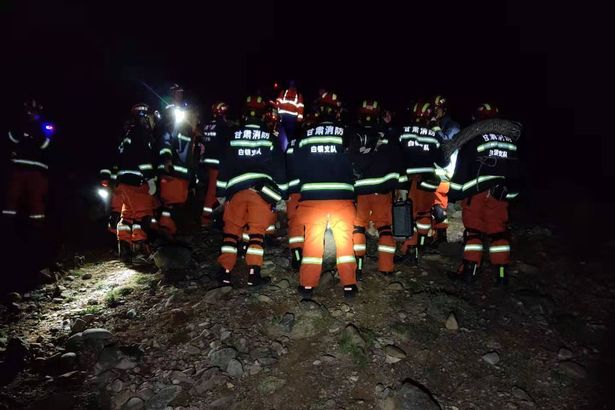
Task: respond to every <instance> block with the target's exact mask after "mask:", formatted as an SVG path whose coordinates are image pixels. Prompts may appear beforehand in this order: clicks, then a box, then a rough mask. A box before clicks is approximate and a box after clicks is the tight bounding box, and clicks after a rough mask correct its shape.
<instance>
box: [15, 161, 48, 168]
mask: <svg viewBox="0 0 615 410" xmlns="http://www.w3.org/2000/svg"><path fill="white" fill-rule="evenodd" d="M11 161H13V162H14V163H16V164H26V165H36V166H37V167H41V168H45V169H49V167H48V166H47V165H45V164H43V163H42V162H38V161H30V160H27V159H12V160H11Z"/></svg>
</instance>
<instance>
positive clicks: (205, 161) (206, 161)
mask: <svg viewBox="0 0 615 410" xmlns="http://www.w3.org/2000/svg"><path fill="white" fill-rule="evenodd" d="M203 162H204V163H206V164H216V165H217V164H220V161H219V160H217V159H215V158H205V160H204V161H203Z"/></svg>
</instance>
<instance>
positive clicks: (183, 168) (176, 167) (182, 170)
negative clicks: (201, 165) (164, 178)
mask: <svg viewBox="0 0 615 410" xmlns="http://www.w3.org/2000/svg"><path fill="white" fill-rule="evenodd" d="M173 170H174V171H179V172H182V173H184V174H187V173H188V168H186V167H180V166H178V165H173Z"/></svg>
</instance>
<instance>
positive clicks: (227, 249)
mask: <svg viewBox="0 0 615 410" xmlns="http://www.w3.org/2000/svg"><path fill="white" fill-rule="evenodd" d="M220 252H222V253H237V248H235V247H232V246H223V247H221V248H220Z"/></svg>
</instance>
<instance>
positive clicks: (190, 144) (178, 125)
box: [156, 104, 195, 179]
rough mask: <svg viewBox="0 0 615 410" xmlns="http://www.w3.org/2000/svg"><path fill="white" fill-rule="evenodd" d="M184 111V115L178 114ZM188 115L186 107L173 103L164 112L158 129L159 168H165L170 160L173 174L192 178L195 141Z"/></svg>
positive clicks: (178, 176)
mask: <svg viewBox="0 0 615 410" xmlns="http://www.w3.org/2000/svg"><path fill="white" fill-rule="evenodd" d="M182 112H183V114H182V115H179V114H177V113H182ZM188 115H189V113H188V112H187V110H186V108H185V107H176V106H175V105H173V104H171V105H169V106H167V107H166V108H165V109H164V111H163V112H162V114H161V121H160V123H159V124H158V126H157V131H156V135H157V139H158V144H159V156H160V164H159V165H158V169H159V170H163V169H164V163H165V162H166V161H169V160H170V161H171V162H172V165H173V171H172V172H171V176H174V177H177V178H183V179H190V178H191V176H192V173H193V165H194V164H193V159H194V147H195V141H194V139H193V134H194V133H193V131H192V126H191V125H190V124H189V122H188V120H187V116H188Z"/></svg>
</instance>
